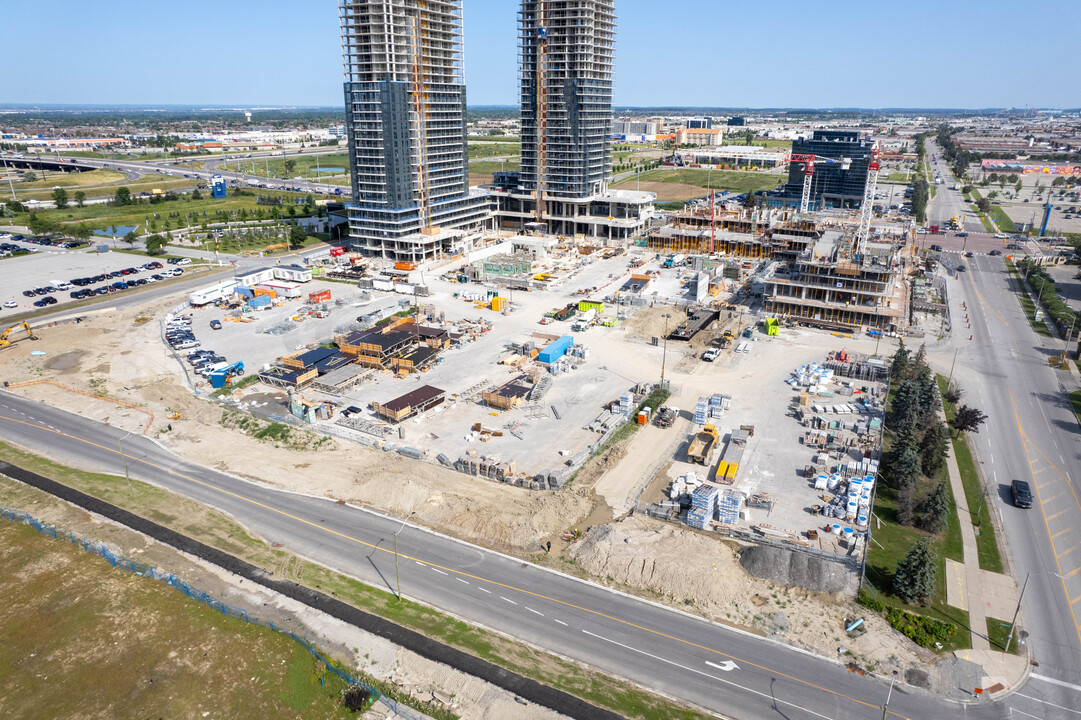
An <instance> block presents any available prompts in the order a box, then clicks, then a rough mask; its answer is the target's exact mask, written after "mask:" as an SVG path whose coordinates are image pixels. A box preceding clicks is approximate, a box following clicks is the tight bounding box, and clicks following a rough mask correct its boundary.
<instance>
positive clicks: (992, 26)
mask: <svg viewBox="0 0 1081 720" xmlns="http://www.w3.org/2000/svg"><path fill="white" fill-rule="evenodd" d="M0 7H3V21H2V22H0V41H2V44H0V46H2V47H3V48H4V49H5V53H4V58H3V70H2V71H0V102H9V103H65V102H66V103H101V104H119V103H130V104H166V103H171V104H207V105H237V106H256V105H259V106H274V105H338V104H340V103H341V55H340V53H341V51H340V43H339V37H338V24H337V23H338V19H337V3H336V2H335V0H305V1H304V2H297V0H289V1H286V0H218V1H217V2H213V3H212V2H206V1H205V0H188V1H187V2H183V3H177V2H156V1H154V0H151V1H150V2H143V3H131V2H119V1H118V0H35V1H34V2H26V1H21V0H4V2H3V3H2V4H0ZM516 10H517V3H516V2H515V1H514V0H465V11H464V16H465V49H466V53H465V63H466V83H467V86H468V98H469V102H470V104H471V105H481V104H508V105H509V104H515V103H516V102H517V93H516V88H515V80H516V73H517V58H516V55H515V50H516V47H515V46H516V26H515V12H516ZM616 12H617V14H618V16H619V26H618V27H619V29H618V37H617V43H616V85H615V104H616V105H698V106H720V107H849V106H858V107H973V108H975V107H1002V106H1013V107H1024V106H1026V105H1027V106H1033V107H1081V80H1079V79H1078V71H1077V68H1078V67H1079V61H1078V59H1077V52H1076V47H1077V43H1076V38H1077V33H1078V32H1079V31H1078V28H1079V27H1081V2H1078V1H1077V0H1027V1H1024V2H1022V1H1019V0H1010V1H1009V2H1005V1H1003V0H983V1H982V2H976V1H975V0H969V1H966V2H961V1H960V0H937V1H929V0H906V1H905V2H897V1H893V2H882V1H881V0H874V1H872V2H866V0H864V1H862V2H856V1H854V0H832V1H831V2H823V1H820V0H802V1H799V0H765V1H764V2H763V1H753V2H749V1H747V0H743V1H736V2H725V1H722V0H617V2H616Z"/></svg>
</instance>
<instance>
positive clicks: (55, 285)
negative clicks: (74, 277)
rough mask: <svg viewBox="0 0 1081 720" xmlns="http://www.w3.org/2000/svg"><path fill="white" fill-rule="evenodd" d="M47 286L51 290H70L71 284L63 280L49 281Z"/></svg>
mask: <svg viewBox="0 0 1081 720" xmlns="http://www.w3.org/2000/svg"><path fill="white" fill-rule="evenodd" d="M49 285H50V286H51V287H52V289H53V290H58V291H59V290H71V283H69V282H65V281H63V280H50V281H49Z"/></svg>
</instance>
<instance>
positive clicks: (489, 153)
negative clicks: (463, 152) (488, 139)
mask: <svg viewBox="0 0 1081 720" xmlns="http://www.w3.org/2000/svg"><path fill="white" fill-rule="evenodd" d="M468 152H469V159H470V160H480V159H481V158H489V157H503V156H511V155H518V154H519V153H521V152H522V146H521V145H518V144H517V143H514V144H511V143H484V144H483V145H469V146H468Z"/></svg>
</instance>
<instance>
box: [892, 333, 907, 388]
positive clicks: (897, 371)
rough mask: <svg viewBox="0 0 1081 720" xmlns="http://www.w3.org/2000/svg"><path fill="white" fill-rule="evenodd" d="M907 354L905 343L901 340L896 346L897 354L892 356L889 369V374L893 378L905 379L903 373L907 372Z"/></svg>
mask: <svg viewBox="0 0 1081 720" xmlns="http://www.w3.org/2000/svg"><path fill="white" fill-rule="evenodd" d="M908 356H909V353H908V350H907V349H906V348H905V341H904V340H901V341H900V343H899V344H898V345H897V352H895V353H894V354H893V365H892V366H891V367H890V372H891V373H892V374H893V376H894V377H895V378H898V379H900V378H903V377H905V373H907V372H908V363H909V358H908Z"/></svg>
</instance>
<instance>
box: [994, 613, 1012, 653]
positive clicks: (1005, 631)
mask: <svg viewBox="0 0 1081 720" xmlns="http://www.w3.org/2000/svg"><path fill="white" fill-rule="evenodd" d="M1009 634H1010V624H1009V623H1007V622H1003V621H1001V620H996V619H995V618H992V617H989V618H987V640H988V642H990V643H991V649H992V650H997V651H998V652H1002V651H1003V650H1005V648H1006V636H1007V635H1009ZM1017 641H1018V632H1017V631H1016V630H1015V631H1014V633H1013V637H1012V638H1010V649H1009V650H1006V652H1008V653H1010V654H1011V655H1017V654H1018V652H1017V649H1018V642H1017Z"/></svg>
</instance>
